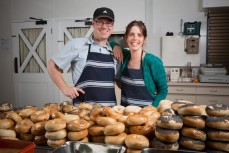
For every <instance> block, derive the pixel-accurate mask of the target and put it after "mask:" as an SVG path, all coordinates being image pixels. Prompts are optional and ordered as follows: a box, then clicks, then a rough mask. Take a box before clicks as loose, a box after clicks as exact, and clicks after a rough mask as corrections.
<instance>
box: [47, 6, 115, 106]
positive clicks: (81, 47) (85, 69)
mask: <svg viewBox="0 0 229 153" xmlns="http://www.w3.org/2000/svg"><path fill="white" fill-rule="evenodd" d="M114 21H115V16H114V13H113V11H112V10H111V9H109V8H106V7H101V8H98V9H96V10H95V12H94V14H93V21H92V26H93V28H94V31H93V34H92V36H91V37H89V38H74V39H72V40H70V41H69V42H67V44H66V45H65V46H64V47H63V48H62V49H61V50H60V51H58V52H57V54H56V55H54V56H53V57H52V58H51V60H50V61H49V63H48V71H49V75H50V77H51V78H52V80H53V81H54V83H55V84H56V85H57V87H58V88H59V89H60V90H61V91H62V92H63V93H64V95H65V96H68V97H70V98H71V99H73V102H74V104H79V103H80V102H90V103H99V104H102V105H104V106H113V105H116V98H115V91H114V81H115V74H116V72H117V70H116V65H117V61H116V60H115V59H114V58H113V52H112V48H111V46H110V45H109V43H108V41H107V40H108V38H109V36H110V35H111V33H112V32H113V26H114ZM68 64H71V69H72V78H73V83H74V85H75V86H73V87H70V86H68V85H67V84H66V83H65V81H64V79H63V77H62V73H61V71H62V70H63V69H65V68H66V66H67V65H68Z"/></svg>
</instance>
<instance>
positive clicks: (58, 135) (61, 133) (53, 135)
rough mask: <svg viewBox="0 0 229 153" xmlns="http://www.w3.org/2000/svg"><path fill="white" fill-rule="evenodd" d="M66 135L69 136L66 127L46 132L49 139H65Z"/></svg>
mask: <svg viewBox="0 0 229 153" xmlns="http://www.w3.org/2000/svg"><path fill="white" fill-rule="evenodd" d="M66 136H67V130H66V129H61V130H58V131H54V132H50V131H46V132H45V138H47V139H49V140H57V139H64V138H65V137H66Z"/></svg>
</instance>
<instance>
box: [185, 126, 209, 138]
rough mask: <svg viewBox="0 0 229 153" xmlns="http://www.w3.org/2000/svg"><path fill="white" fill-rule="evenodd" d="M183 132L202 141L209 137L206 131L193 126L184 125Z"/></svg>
mask: <svg viewBox="0 0 229 153" xmlns="http://www.w3.org/2000/svg"><path fill="white" fill-rule="evenodd" d="M181 134H182V136H185V137H188V138H192V139H196V140H201V141H205V140H206V138H207V135H206V133H205V132H204V131H202V130H199V129H197V128H192V127H183V128H182V129H181Z"/></svg>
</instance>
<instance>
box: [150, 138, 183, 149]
mask: <svg viewBox="0 0 229 153" xmlns="http://www.w3.org/2000/svg"><path fill="white" fill-rule="evenodd" d="M151 144H152V147H153V148H157V149H163V150H178V149H179V143H178V142H177V141H176V142H173V143H168V142H164V141H161V140H159V139H157V138H156V137H154V138H153V141H152V143H151Z"/></svg>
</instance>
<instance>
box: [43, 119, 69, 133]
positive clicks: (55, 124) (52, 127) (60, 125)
mask: <svg viewBox="0 0 229 153" xmlns="http://www.w3.org/2000/svg"><path fill="white" fill-rule="evenodd" d="M65 127H66V122H65V121H64V120H62V119H58V118H56V119H52V120H49V121H47V122H46V124H45V130H47V131H50V132H52V131H58V130H61V129H64V128H65Z"/></svg>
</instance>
